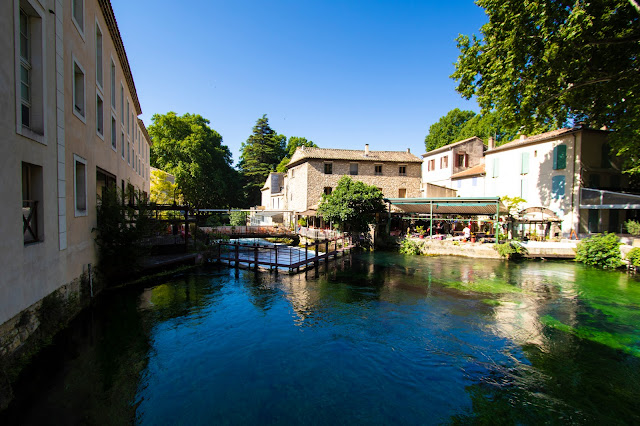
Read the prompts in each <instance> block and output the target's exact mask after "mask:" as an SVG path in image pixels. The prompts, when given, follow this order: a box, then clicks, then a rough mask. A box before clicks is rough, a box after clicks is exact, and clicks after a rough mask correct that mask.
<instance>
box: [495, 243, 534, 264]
mask: <svg viewBox="0 0 640 426" xmlns="http://www.w3.org/2000/svg"><path fill="white" fill-rule="evenodd" d="M493 248H495V249H496V250H497V251H498V254H499V255H500V256H501V257H504V258H506V259H509V260H517V259H522V258H523V257H524V256H526V255H527V254H528V253H529V252H528V251H527V249H526V248H525V247H524V246H523V245H522V244H520V243H519V242H517V241H507V242H506V243H502V244H496V245H494V246H493Z"/></svg>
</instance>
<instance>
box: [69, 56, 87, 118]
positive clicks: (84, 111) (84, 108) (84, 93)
mask: <svg viewBox="0 0 640 426" xmlns="http://www.w3.org/2000/svg"><path fill="white" fill-rule="evenodd" d="M76 66H77V67H78V68H79V69H80V71H82V75H83V78H82V102H83V105H82V114H80V112H78V111H77V109H76ZM71 79H72V80H71V83H72V84H71V89H72V106H71V109H72V110H73V115H75V116H76V117H78V119H80V121H82V122H83V123H85V124H87V118H86V117H87V73H86V72H85V70H84V67H83V66H82V65H80V62H78V60H77V59H76V57H75V55H73V54H72V55H71Z"/></svg>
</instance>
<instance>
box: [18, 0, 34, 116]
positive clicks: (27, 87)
mask: <svg viewBox="0 0 640 426" xmlns="http://www.w3.org/2000/svg"><path fill="white" fill-rule="evenodd" d="M29 21H30V18H29V16H28V15H27V14H26V13H25V11H24V10H23V9H20V101H21V103H22V110H21V117H22V125H23V126H25V127H29V126H30V124H31V27H30V22H29Z"/></svg>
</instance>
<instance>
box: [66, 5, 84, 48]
mask: <svg viewBox="0 0 640 426" xmlns="http://www.w3.org/2000/svg"><path fill="white" fill-rule="evenodd" d="M70 1H71V21H73V25H75V27H76V30H78V33H79V34H80V37H82V40H84V39H85V38H84V23H85V22H86V21H87V20H86V19H85V17H84V15H85V13H84V11H85V7H84V0H70ZM76 1H77V2H80V3H82V24H81V23H80V22H78V21H77V20H76V16H75V15H76V14H75V10H76V7H75V6H76Z"/></svg>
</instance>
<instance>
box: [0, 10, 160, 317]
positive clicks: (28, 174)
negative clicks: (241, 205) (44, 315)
mask: <svg viewBox="0 0 640 426" xmlns="http://www.w3.org/2000/svg"><path fill="white" fill-rule="evenodd" d="M1 7H2V13H0V26H1V27H2V28H4V29H5V32H4V34H5V36H4V37H3V39H2V43H1V44H0V55H1V56H2V57H3V58H5V60H3V61H2V63H1V64H0V74H1V75H2V77H3V80H4V81H5V82H7V83H8V84H3V85H2V88H1V90H2V97H1V98H0V132H2V137H3V142H2V148H1V149H2V156H1V157H2V160H0V161H2V167H1V168H0V174H1V176H2V180H3V183H4V184H3V185H2V188H1V189H0V195H1V196H2V200H3V203H2V207H0V208H1V209H2V213H3V217H4V219H3V220H2V221H1V222H0V230H1V231H2V235H3V238H2V239H0V253H1V256H2V259H3V260H2V264H3V273H2V274H0V325H2V324H6V323H7V322H9V321H11V320H15V319H16V318H17V316H18V315H19V314H20V313H21V312H22V311H24V310H25V309H28V308H30V307H32V306H33V305H34V304H36V303H38V302H39V301H40V300H41V299H42V298H44V297H45V296H47V295H48V294H50V293H52V292H53V291H55V290H57V289H60V288H61V287H63V286H71V287H73V288H76V289H77V288H78V282H79V280H80V277H81V276H82V275H83V274H85V275H86V273H87V271H88V270H89V265H95V262H96V247H95V244H94V237H95V235H94V233H93V232H92V230H93V229H94V228H95V226H96V203H97V202H98V199H99V196H100V194H101V192H102V189H103V188H104V187H106V186H107V185H117V186H118V187H120V188H123V189H127V188H135V189H138V190H140V191H142V192H145V193H149V147H150V144H151V141H150V138H149V135H148V133H147V131H146V128H145V126H144V124H143V123H142V121H141V120H139V119H138V116H139V115H140V114H141V113H142V110H141V107H140V103H139V100H138V95H137V92H136V87H135V84H134V80H133V76H132V73H131V69H130V66H129V62H128V59H127V55H126V52H125V49H124V45H123V43H122V39H121V36H120V32H119V30H118V26H117V24H116V20H115V16H114V14H113V9H112V7H111V4H110V2H109V1H108V0H64V1H63V0H7V1H5V2H3V4H2V6H1ZM20 229H22V233H19V232H18V231H19V230H20ZM74 286H75V287H74ZM71 287H70V288H71Z"/></svg>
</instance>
